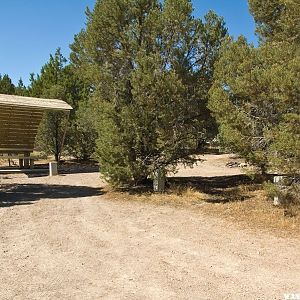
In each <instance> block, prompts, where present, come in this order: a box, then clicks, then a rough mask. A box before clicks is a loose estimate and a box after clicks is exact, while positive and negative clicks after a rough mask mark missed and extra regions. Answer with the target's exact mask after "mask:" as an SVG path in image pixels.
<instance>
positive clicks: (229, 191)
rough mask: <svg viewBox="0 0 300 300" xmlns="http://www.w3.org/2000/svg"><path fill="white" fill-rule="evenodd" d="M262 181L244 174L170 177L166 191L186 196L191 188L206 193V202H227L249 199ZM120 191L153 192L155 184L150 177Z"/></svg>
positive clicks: (136, 193)
mask: <svg viewBox="0 0 300 300" xmlns="http://www.w3.org/2000/svg"><path fill="white" fill-rule="evenodd" d="M260 183H261V181H260V179H258V178H257V179H255V180H253V179H251V178H250V177H249V176H247V175H244V174H241V175H228V176H214V177H201V176H198V177H168V178H167V180H166V193H168V194H172V193H175V194H178V195H182V196H183V197H184V192H185V191H186V190H187V189H188V188H191V189H192V190H193V191H195V192H199V193H203V194H206V197H205V201H206V202H210V203H227V202H235V201H244V200H246V199H249V198H250V196H249V191H251V190H255V189H257V188H258V185H259V184H260ZM120 191H122V192H123V191H125V192H128V193H129V194H135V195H139V194H145V193H153V185H152V181H151V180H149V179H148V180H147V181H146V182H144V183H143V184H141V185H139V186H135V187H127V188H123V189H120Z"/></svg>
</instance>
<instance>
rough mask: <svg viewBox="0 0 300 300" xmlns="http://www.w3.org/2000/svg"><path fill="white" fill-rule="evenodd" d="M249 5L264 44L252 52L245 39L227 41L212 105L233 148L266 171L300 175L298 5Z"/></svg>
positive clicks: (225, 139) (271, 1) (223, 135)
mask: <svg viewBox="0 0 300 300" xmlns="http://www.w3.org/2000/svg"><path fill="white" fill-rule="evenodd" d="M249 2H250V7H251V11H252V14H253V15H254V17H255V20H256V21H257V23H258V32H259V33H260V34H261V44H260V46H259V47H258V48H254V47H253V46H251V45H248V44H247V42H246V40H245V39H244V38H242V37H241V38H239V39H238V40H237V41H235V42H234V41H232V40H229V41H227V43H226V44H225V45H224V46H223V50H222V56H221V58H220V59H219V61H218V63H217V64H216V72H215V77H214V79H215V81H214V84H213V87H212V88H211V91H210V95H211V100H210V104H209V107H210V108H211V109H212V111H213V112H214V115H215V116H216V118H217V121H218V123H219V125H220V137H221V139H222V141H223V142H224V143H225V144H226V145H227V146H228V147H229V148H230V149H232V150H233V151H235V152H238V153H240V154H241V155H242V156H244V157H245V158H246V159H247V160H248V161H250V162H251V163H253V164H255V165H257V166H259V167H260V168H261V169H262V171H266V170H272V171H277V172H284V173H289V174H292V175H293V176H295V175H296V174H299V172H300V168H299V162H300V153H299V140H300V134H299V124H300V115H299V113H300V103H299V93H300V76H299V75H300V52H299V32H300V31H299V15H300V5H299V4H297V3H296V1H280V0H278V1H277V0H268V1H256V0H253V1H252V0H251V1H249ZM297 28H298V30H297Z"/></svg>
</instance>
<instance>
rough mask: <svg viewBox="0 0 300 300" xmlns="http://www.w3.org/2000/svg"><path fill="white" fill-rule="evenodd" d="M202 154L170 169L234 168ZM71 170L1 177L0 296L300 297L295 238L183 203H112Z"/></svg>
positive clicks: (90, 178) (94, 182) (186, 172)
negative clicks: (193, 162)
mask: <svg viewBox="0 0 300 300" xmlns="http://www.w3.org/2000/svg"><path fill="white" fill-rule="evenodd" d="M205 159H206V161H205V162H204V163H202V164H201V165H199V166H198V167H197V168H194V169H192V170H190V169H181V171H180V172H179V174H178V175H179V176H182V177H186V176H207V177H209V176H222V175H224V174H225V173H226V174H228V173H230V174H229V175H232V176H233V175H238V174H240V173H241V171H240V169H238V168H232V169H229V168H226V167H225V165H224V162H225V161H226V160H228V157H224V156H211V157H210V156H205ZM73 171H74V170H73ZM73 171H72V172H71V171H70V174H63V175H60V176H57V177H51V178H50V177H47V176H44V177H36V176H32V175H29V176H26V175H21V174H16V175H11V174H10V175H0V182H1V184H2V191H1V192H0V200H1V201H2V203H3V206H2V207H0V283H1V289H0V299H20V300H21V299H22V300H23V299H284V294H288V293H300V280H299V278H300V259H299V257H300V250H299V249H300V240H299V239H294V238H290V237H289V238H282V237H277V236H274V235H270V234H268V233H264V232H261V233H257V232H252V231H251V230H247V229H242V228H240V227H237V226H236V225H235V224H234V223H233V222H229V221H227V220H223V219H220V218H215V217H213V216H208V215H205V214H201V212H200V213H199V212H196V211H193V210H191V209H188V208H176V207H172V206H169V205H162V206H159V205H154V204H151V203H145V202H138V201H134V202H130V201H112V200H111V199H110V197H109V195H108V194H106V193H105V183H104V182H103V181H101V180H100V179H99V174H98V173H97V172H88V170H86V171H85V172H86V173H76V172H73ZM224 172H225V173H224ZM3 189H4V190H3Z"/></svg>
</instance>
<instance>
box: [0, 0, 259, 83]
mask: <svg viewBox="0 0 300 300" xmlns="http://www.w3.org/2000/svg"><path fill="white" fill-rule="evenodd" d="M94 3H95V0H0V73H1V74H2V75H3V74H8V75H9V76H10V77H11V78H12V80H13V82H14V83H17V81H18V79H19V78H20V77H22V79H23V81H24V83H25V84H28V83H29V81H28V79H29V74H30V73H32V72H34V73H39V71H40V69H41V67H42V65H44V64H45V63H46V62H47V61H48V59H49V54H50V53H54V51H55V49H56V48H57V47H61V49H62V53H63V54H64V55H65V56H66V57H68V56H69V44H70V43H72V41H73V37H74V34H76V33H78V32H79V31H80V29H81V28H83V27H84V24H85V13H84V11H85V8H86V7H87V6H89V7H90V8H93V6H94ZM193 5H194V9H195V10H194V15H195V16H197V17H202V16H203V15H205V13H206V12H207V11H208V10H209V9H212V10H214V11H216V12H217V13H218V14H219V15H222V16H223V17H224V18H225V21H226V24H227V27H228V29H229V32H230V34H231V35H233V36H235V37H237V36H238V35H240V34H243V35H245V36H246V37H247V38H248V40H249V41H250V42H253V43H256V41H257V39H256V37H255V35H254V30H255V26H254V21H253V18H252V16H251V15H250V13H249V11H248V4H247V0H226V1H225V0H193Z"/></svg>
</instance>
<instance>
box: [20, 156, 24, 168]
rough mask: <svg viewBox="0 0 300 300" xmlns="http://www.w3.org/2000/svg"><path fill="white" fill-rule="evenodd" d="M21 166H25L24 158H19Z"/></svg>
mask: <svg viewBox="0 0 300 300" xmlns="http://www.w3.org/2000/svg"><path fill="white" fill-rule="evenodd" d="M19 167H20V169H23V168H24V159H23V158H19Z"/></svg>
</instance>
